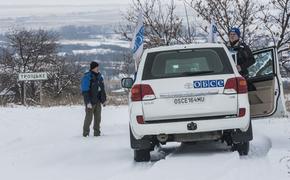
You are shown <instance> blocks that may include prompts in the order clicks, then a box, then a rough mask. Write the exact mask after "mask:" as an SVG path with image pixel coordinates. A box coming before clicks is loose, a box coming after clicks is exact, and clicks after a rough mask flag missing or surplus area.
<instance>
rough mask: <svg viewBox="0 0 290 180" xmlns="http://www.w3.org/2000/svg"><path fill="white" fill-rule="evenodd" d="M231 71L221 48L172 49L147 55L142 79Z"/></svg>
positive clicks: (226, 72) (228, 72)
mask: <svg viewBox="0 0 290 180" xmlns="http://www.w3.org/2000/svg"><path fill="white" fill-rule="evenodd" d="M230 73H233V70H232V68H231V65H230V62H229V59H228V57H227V55H226V53H225V51H224V49H223V48H211V49H192V50H174V51H162V52H155V53H150V54H148V55H147V58H146V62H145V67H144V71H143V76H142V79H143V80H148V79H159V78H170V77H184V76H197V75H198V76H201V75H212V74H230Z"/></svg>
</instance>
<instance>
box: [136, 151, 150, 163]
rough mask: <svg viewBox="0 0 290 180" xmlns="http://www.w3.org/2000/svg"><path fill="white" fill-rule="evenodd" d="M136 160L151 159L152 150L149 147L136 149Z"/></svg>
mask: <svg viewBox="0 0 290 180" xmlns="http://www.w3.org/2000/svg"><path fill="white" fill-rule="evenodd" d="M134 160H135V161H136V162H148V161H150V150H149V149H141V150H134Z"/></svg>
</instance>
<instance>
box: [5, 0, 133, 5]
mask: <svg viewBox="0 0 290 180" xmlns="http://www.w3.org/2000/svg"><path fill="white" fill-rule="evenodd" d="M130 2H131V0H6V1H5V0H0V5H88V4H89V5H91V4H96V5H97V4H129V3H130Z"/></svg>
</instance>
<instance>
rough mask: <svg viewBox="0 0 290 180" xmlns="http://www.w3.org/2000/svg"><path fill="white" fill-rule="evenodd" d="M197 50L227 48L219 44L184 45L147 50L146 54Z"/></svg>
mask: <svg viewBox="0 0 290 180" xmlns="http://www.w3.org/2000/svg"><path fill="white" fill-rule="evenodd" d="M197 48H225V45H224V44H218V43H203V44H182V45H172V46H160V47H155V48H150V49H146V50H145V52H144V53H151V52H159V51H170V50H177V49H197Z"/></svg>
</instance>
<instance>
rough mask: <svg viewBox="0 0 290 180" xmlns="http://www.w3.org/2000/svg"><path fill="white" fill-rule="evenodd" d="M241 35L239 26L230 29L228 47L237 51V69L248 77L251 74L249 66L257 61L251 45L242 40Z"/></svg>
mask: <svg viewBox="0 0 290 180" xmlns="http://www.w3.org/2000/svg"><path fill="white" fill-rule="evenodd" d="M240 35H241V32H240V30H239V28H232V29H230V31H229V42H228V43H227V47H228V49H229V50H230V51H231V52H236V53H237V69H238V71H239V72H240V74H241V75H242V76H244V77H245V78H247V76H248V74H249V72H248V67H250V66H251V65H253V64H254V63H255V59H254V56H253V54H252V51H251V49H250V48H249V46H247V45H246V44H245V43H244V42H240Z"/></svg>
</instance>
